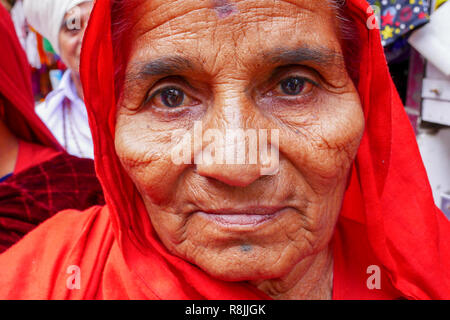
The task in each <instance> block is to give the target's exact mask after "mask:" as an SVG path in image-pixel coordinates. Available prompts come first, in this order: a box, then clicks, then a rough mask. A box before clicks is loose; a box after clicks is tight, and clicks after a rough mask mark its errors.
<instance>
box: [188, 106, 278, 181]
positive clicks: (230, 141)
mask: <svg viewBox="0 0 450 320" xmlns="http://www.w3.org/2000/svg"><path fill="white" fill-rule="evenodd" d="M217 100H218V99H216V104H215V106H214V108H215V109H214V112H213V116H212V117H211V118H210V119H209V121H208V122H207V124H205V125H204V127H200V128H198V125H200V126H201V125H202V123H200V124H197V128H194V131H196V133H195V136H196V137H203V139H202V141H201V142H202V145H200V146H198V143H197V146H198V147H197V149H196V150H195V151H194V163H195V166H196V172H197V173H198V174H199V175H201V176H204V177H208V178H212V179H215V180H218V181H220V182H222V183H225V184H227V185H230V186H234V187H246V186H249V185H250V184H252V183H253V182H255V181H256V180H258V179H259V178H261V177H262V176H264V175H268V173H267V166H268V164H269V165H272V164H273V163H275V162H277V161H272V160H273V158H274V157H278V154H277V153H276V152H274V151H273V149H274V148H273V145H271V144H272V141H270V142H269V140H268V134H267V133H268V130H267V129H266V128H264V127H265V126H266V125H265V124H267V120H265V119H264V117H262V116H261V115H260V114H259V113H258V111H257V110H256V109H255V108H256V107H254V106H252V105H251V101H248V100H246V99H244V98H242V99H236V98H235V99H230V98H227V99H223V101H222V102H220V101H217ZM250 119H251V120H250ZM276 144H277V145H278V142H277V143H276ZM262 150H264V151H266V152H265V153H264V152H262ZM268 153H270V156H271V158H272V159H271V160H270V161H271V162H273V163H268V161H267V155H268ZM263 154H265V155H266V156H264V155H263ZM270 161H269V162H270Z"/></svg>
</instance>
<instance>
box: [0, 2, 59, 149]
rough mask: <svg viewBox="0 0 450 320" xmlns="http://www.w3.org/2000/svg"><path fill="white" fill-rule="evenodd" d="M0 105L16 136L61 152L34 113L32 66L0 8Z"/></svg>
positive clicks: (4, 10)
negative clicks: (2, 106)
mask: <svg viewBox="0 0 450 320" xmlns="http://www.w3.org/2000/svg"><path fill="white" fill-rule="evenodd" d="M0 30H1V32H0V43H1V44H2V45H5V46H7V47H8V50H0V103H3V104H4V111H5V115H4V117H2V120H3V121H4V122H5V124H6V125H7V126H8V127H9V129H10V130H11V131H12V132H13V133H14V134H15V136H16V137H18V138H20V139H22V140H25V141H28V142H32V143H37V144H40V145H44V146H48V147H51V148H54V149H57V150H62V149H61V146H60V145H59V143H58V142H57V141H56V139H55V138H54V137H53V135H52V134H51V132H50V131H49V130H48V128H47V127H46V126H45V124H44V123H43V122H42V121H41V119H39V117H38V116H37V114H36V113H35V111H34V97H33V91H32V88H31V67H30V64H29V63H28V60H27V57H26V55H25V52H24V51H23V49H22V46H21V45H20V42H19V39H17V35H16V31H15V29H14V25H13V23H12V21H11V18H10V16H9V13H8V11H6V9H5V8H4V7H3V6H0Z"/></svg>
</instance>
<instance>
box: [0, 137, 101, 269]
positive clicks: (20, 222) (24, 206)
mask: <svg viewBox="0 0 450 320" xmlns="http://www.w3.org/2000/svg"><path fill="white" fill-rule="evenodd" d="M30 146H31V148H30ZM30 146H29V149H28V150H33V149H36V146H34V145H30ZM19 152H20V151H19ZM25 152H27V151H25ZM49 155H50V153H48V152H47V150H46V149H45V148H42V149H41V158H40V159H39V160H40V161H39V162H37V163H36V164H33V165H31V166H29V167H26V168H24V169H23V170H20V171H19V172H15V173H14V174H13V175H12V176H11V177H9V178H8V179H6V180H5V181H3V182H2V183H0V252H3V251H5V250H6V249H8V248H9V247H11V246H12V245H13V244H15V243H16V242H18V241H19V240H20V239H21V238H22V237H23V236H24V235H26V234H27V233H28V232H30V231H31V230H33V229H34V228H36V227H37V226H38V225H39V224H41V223H42V222H44V221H45V220H47V219H48V218H50V217H51V216H53V215H54V214H56V213H58V212H60V211H62V210H64V209H67V208H72V209H74V210H85V209H87V208H90V207H92V206H95V205H101V204H104V200H103V191H102V188H101V186H100V183H99V182H98V180H97V178H96V175H95V169H94V163H93V161H92V160H91V159H80V158H76V157H72V156H70V155H68V154H67V153H65V152H54V153H53V154H52V155H51V157H50V158H49V159H47V160H44V159H45V157H48V156H49ZM36 160H38V159H36ZM39 245H40V244H39V242H34V244H33V247H34V250H36V249H37V247H39ZM8 263H11V262H8ZM11 266H13V265H11Z"/></svg>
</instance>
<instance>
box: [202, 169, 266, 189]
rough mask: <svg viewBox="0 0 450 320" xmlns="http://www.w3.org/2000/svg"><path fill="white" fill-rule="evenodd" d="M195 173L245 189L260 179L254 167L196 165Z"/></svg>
mask: <svg viewBox="0 0 450 320" xmlns="http://www.w3.org/2000/svg"><path fill="white" fill-rule="evenodd" d="M197 173H198V174H199V175H201V176H203V177H208V178H212V179H215V180H218V181H220V182H222V183H225V184H227V185H230V186H233V187H246V186H249V185H250V184H252V183H253V182H255V181H256V180H258V178H260V177H261V171H260V170H259V168H258V167H257V166H255V165H235V164H231V165H227V164H226V165H218V164H212V165H197Z"/></svg>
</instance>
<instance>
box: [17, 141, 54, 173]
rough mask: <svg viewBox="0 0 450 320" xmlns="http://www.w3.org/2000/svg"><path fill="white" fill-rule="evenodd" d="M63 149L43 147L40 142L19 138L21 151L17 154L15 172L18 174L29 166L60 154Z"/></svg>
mask: <svg viewBox="0 0 450 320" xmlns="http://www.w3.org/2000/svg"><path fill="white" fill-rule="evenodd" d="M60 153H61V151H57V150H55V149H51V148H48V147H43V146H41V145H38V144H34V143H29V142H26V141H23V140H19V153H18V155H17V160H16V166H15V167H14V174H18V173H20V172H22V171H24V170H26V169H28V168H31V167H34V166H36V165H38V164H39V163H41V162H45V161H48V160H50V159H51V158H53V157H55V156H56V155H58V154H60Z"/></svg>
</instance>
